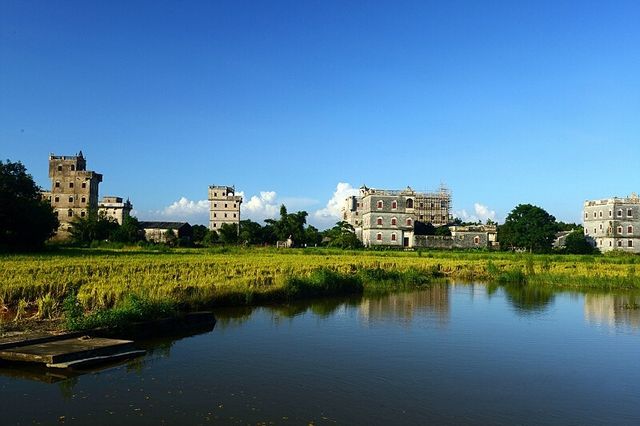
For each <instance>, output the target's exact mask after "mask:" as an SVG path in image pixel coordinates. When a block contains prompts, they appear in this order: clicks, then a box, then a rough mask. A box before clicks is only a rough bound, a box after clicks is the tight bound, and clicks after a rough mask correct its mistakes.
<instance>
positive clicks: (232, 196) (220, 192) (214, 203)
mask: <svg viewBox="0 0 640 426" xmlns="http://www.w3.org/2000/svg"><path fill="white" fill-rule="evenodd" d="M240 204H242V197H241V196H240V195H236V190H235V188H234V187H233V186H217V185H210V186H209V229H211V230H212V231H218V230H219V229H220V227H221V226H222V225H223V224H225V223H228V224H231V225H235V226H236V227H237V228H238V232H239V231H240Z"/></svg>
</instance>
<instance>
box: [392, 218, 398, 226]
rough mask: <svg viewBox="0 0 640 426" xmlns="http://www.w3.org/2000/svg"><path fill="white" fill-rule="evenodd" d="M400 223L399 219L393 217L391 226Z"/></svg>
mask: <svg viewBox="0 0 640 426" xmlns="http://www.w3.org/2000/svg"><path fill="white" fill-rule="evenodd" d="M396 225H398V219H396V218H395V217H392V218H391V226H396Z"/></svg>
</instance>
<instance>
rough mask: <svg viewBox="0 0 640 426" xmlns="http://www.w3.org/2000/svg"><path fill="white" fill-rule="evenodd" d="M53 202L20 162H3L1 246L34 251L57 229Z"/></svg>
mask: <svg viewBox="0 0 640 426" xmlns="http://www.w3.org/2000/svg"><path fill="white" fill-rule="evenodd" d="M58 225H59V223H58V219H57V217H56V216H55V213H54V211H53V209H52V208H51V204H50V203H48V202H47V201H45V200H42V199H41V196H40V189H39V188H38V186H37V185H36V184H35V182H34V181H33V178H32V177H31V175H29V174H28V173H27V169H26V168H25V167H24V165H23V164H22V163H20V162H17V163H13V162H11V161H9V160H7V162H6V163H3V162H2V161H0V249H2V248H5V249H9V250H33V249H37V248H40V247H42V246H43V244H44V242H45V241H46V240H47V239H49V238H51V237H52V236H53V235H54V234H55V231H56V229H58Z"/></svg>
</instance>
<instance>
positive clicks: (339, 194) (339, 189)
mask: <svg viewBox="0 0 640 426" xmlns="http://www.w3.org/2000/svg"><path fill="white" fill-rule="evenodd" d="M353 195H358V189H357V188H354V187H353V186H351V184H350V183H346V182H338V184H337V185H336V190H335V191H334V192H333V196H332V197H331V198H330V199H329V201H327V205H326V206H325V207H324V208H322V209H320V210H316V211H315V212H314V213H313V217H314V219H315V222H316V223H318V224H319V225H320V226H331V225H333V224H334V223H335V222H337V221H338V220H340V209H341V208H342V205H343V204H344V200H345V199H346V198H347V197H350V196H353Z"/></svg>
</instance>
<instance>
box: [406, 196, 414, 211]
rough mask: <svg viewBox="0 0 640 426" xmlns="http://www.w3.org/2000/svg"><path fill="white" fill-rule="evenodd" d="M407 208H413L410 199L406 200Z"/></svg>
mask: <svg viewBox="0 0 640 426" xmlns="http://www.w3.org/2000/svg"><path fill="white" fill-rule="evenodd" d="M407 208H408V209H412V208H413V200H412V199H411V198H409V199H407Z"/></svg>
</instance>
